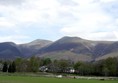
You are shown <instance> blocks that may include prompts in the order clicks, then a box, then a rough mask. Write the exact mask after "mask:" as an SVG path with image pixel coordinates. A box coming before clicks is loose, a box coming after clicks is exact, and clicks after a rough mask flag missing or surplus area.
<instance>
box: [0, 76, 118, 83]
mask: <svg viewBox="0 0 118 83" xmlns="http://www.w3.org/2000/svg"><path fill="white" fill-rule="evenodd" d="M0 83H118V80H104V81H102V80H86V79H69V78H48V77H30V76H29V77H28V76H0Z"/></svg>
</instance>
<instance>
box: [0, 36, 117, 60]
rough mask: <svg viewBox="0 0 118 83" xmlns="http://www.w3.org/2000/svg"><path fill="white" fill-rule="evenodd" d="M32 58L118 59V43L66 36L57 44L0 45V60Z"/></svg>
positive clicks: (37, 42)
mask: <svg viewBox="0 0 118 83" xmlns="http://www.w3.org/2000/svg"><path fill="white" fill-rule="evenodd" d="M31 56H37V57H44V58H45V57H46V58H51V59H68V60H73V61H78V60H80V61H96V60H101V59H105V58H108V57H118V42H117V41H91V40H86V39H82V38H79V37H68V36H65V37H63V38H61V39H59V40H57V41H55V42H52V41H49V40H42V39H37V40H34V41H32V42H29V43H26V44H20V45H17V44H15V43H12V42H4V43H0V59H15V58H17V57H21V58H28V57H31Z"/></svg>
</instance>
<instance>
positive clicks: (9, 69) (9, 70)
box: [8, 64, 12, 73]
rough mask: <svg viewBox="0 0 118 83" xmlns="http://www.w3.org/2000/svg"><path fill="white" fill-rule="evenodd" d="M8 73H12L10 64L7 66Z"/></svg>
mask: <svg viewBox="0 0 118 83" xmlns="http://www.w3.org/2000/svg"><path fill="white" fill-rule="evenodd" d="M8 72H9V73H12V65H11V64H10V65H9V68H8Z"/></svg>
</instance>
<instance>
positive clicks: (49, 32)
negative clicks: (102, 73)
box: [0, 0, 118, 43]
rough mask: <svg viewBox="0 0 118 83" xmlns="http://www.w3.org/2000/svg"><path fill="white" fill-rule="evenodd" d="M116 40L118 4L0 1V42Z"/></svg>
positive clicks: (110, 0)
mask: <svg viewBox="0 0 118 83" xmlns="http://www.w3.org/2000/svg"><path fill="white" fill-rule="evenodd" d="M63 36H78V37H81V38H84V39H89V40H110V41H112V40H113V41H114V40H115V41H116V40H118V0H0V42H5V41H13V42H15V43H26V42H30V41H33V40H35V39H48V40H53V41H55V40H57V39H59V38H61V37H63Z"/></svg>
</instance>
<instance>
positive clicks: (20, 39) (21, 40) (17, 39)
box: [0, 35, 30, 44]
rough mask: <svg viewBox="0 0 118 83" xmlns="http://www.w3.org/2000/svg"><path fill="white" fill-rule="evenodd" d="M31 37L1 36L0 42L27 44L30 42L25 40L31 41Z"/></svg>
mask: <svg viewBox="0 0 118 83" xmlns="http://www.w3.org/2000/svg"><path fill="white" fill-rule="evenodd" d="M29 38H30V37H28V36H25V35H9V36H0V42H5V41H6V42H16V43H17V44H21V43H26V42H29V41H26V40H25V41H24V39H29Z"/></svg>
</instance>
